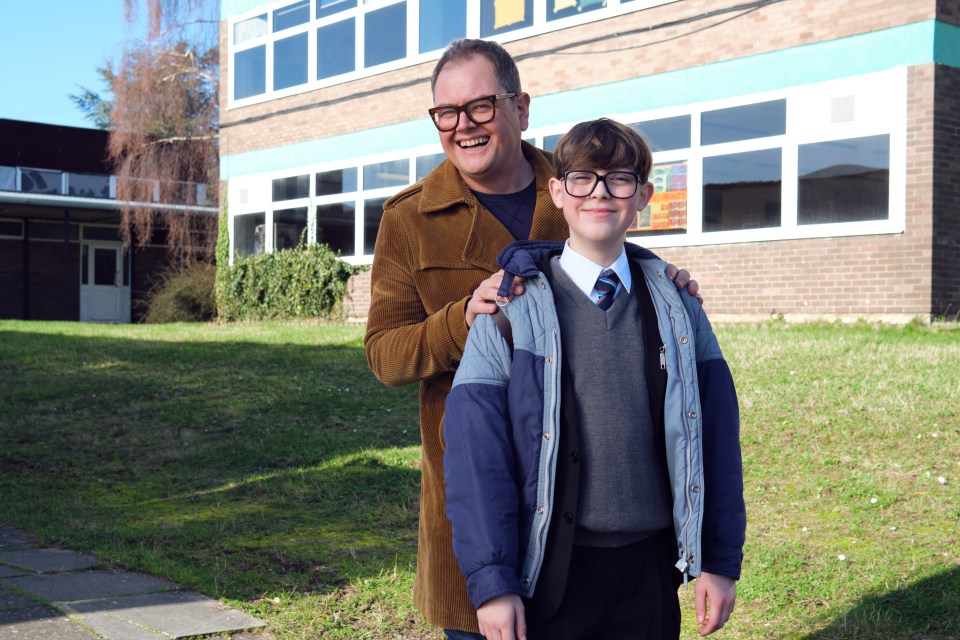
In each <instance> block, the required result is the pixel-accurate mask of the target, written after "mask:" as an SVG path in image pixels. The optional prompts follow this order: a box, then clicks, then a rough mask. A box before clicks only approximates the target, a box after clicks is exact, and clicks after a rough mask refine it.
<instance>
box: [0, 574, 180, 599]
mask: <svg viewBox="0 0 960 640" xmlns="http://www.w3.org/2000/svg"><path fill="white" fill-rule="evenodd" d="M0 584H8V585H12V586H14V587H16V588H17V589H20V590H21V591H23V592H25V593H28V594H30V595H32V596H35V597H37V598H40V599H41V600H45V601H47V602H72V601H76V600H92V599H97V598H112V597H116V596H126V595H134V594H139V593H151V592H156V591H164V590H171V589H176V588H177V585H175V584H174V583H172V582H168V581H166V580H161V579H160V578H154V577H153V576H148V575H146V574H143V573H134V572H132V571H107V570H100V571H79V572H75V573H58V574H42V575H32V576H21V577H19V578H5V579H3V580H0Z"/></svg>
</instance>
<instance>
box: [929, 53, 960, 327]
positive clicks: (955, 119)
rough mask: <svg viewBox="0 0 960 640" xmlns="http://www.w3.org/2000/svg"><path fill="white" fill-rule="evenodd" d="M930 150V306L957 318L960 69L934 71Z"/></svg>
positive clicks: (959, 300) (959, 312)
mask: <svg viewBox="0 0 960 640" xmlns="http://www.w3.org/2000/svg"><path fill="white" fill-rule="evenodd" d="M935 78H936V87H935V106H934V116H933V118H934V126H935V130H936V137H935V140H934V148H933V175H934V186H933V234H932V235H933V260H932V265H933V266H932V271H933V283H932V296H933V303H932V306H931V313H933V314H934V315H945V316H947V317H950V318H953V319H960V276H958V274H960V157H958V155H957V149H960V69H957V68H955V67H946V66H942V65H938V66H937V68H936V75H935Z"/></svg>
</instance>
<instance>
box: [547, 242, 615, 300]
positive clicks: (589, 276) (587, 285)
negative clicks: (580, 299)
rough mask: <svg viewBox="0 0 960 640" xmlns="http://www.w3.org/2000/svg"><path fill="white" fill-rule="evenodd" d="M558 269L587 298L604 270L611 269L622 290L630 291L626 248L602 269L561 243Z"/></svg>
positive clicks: (568, 245)
mask: <svg viewBox="0 0 960 640" xmlns="http://www.w3.org/2000/svg"><path fill="white" fill-rule="evenodd" d="M560 268H561V269H563V270H564V272H565V273H566V274H567V275H568V276H570V279H571V280H573V283H574V284H575V285H577V288H578V289H580V290H581V291H583V292H584V293H585V294H586V295H587V296H589V295H590V294H591V293H592V292H593V290H594V287H595V286H596V284H597V278H599V277H600V274H601V273H603V271H604V270H605V269H613V271H614V273H616V274H617V277H618V278H620V284H621V285H623V288H624V289H626V290H627V292H629V291H630V287H631V285H632V284H633V279H632V278H631V277H630V262H629V261H628V260H627V250H626V248H624V249H621V250H620V255H619V256H618V257H617V259H616V260H614V262H613V264H612V265H610V266H608V267H604V266H601V265H599V264H597V263H596V262H594V261H593V260H590V259H589V258H586V257H584V256H583V255H581V254H579V253H577V252H576V251H575V250H574V249H572V248H571V247H570V242H569V241H567V242H565V243H563V253H561V254H560Z"/></svg>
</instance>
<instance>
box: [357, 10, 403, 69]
mask: <svg viewBox="0 0 960 640" xmlns="http://www.w3.org/2000/svg"><path fill="white" fill-rule="evenodd" d="M406 24H407V3H406V2H400V3H398V4H392V5H390V6H388V7H384V8H383V9H379V10H377V11H371V12H370V13H368V14H367V15H366V19H365V20H364V25H365V31H364V36H363V42H364V45H363V65H364V66H365V67H374V66H376V65H378V64H384V63H386V62H392V61H394V60H400V59H401V58H403V57H404V56H406V55H407V30H406V29H405V28H403V27H404V25H406Z"/></svg>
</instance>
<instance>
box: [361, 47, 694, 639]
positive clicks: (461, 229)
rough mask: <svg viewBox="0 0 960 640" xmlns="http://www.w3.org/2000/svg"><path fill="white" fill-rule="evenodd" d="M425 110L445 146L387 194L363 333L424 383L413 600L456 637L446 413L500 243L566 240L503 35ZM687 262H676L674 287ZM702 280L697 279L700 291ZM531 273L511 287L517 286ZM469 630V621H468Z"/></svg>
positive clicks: (389, 363) (450, 55)
mask: <svg viewBox="0 0 960 640" xmlns="http://www.w3.org/2000/svg"><path fill="white" fill-rule="evenodd" d="M431 89H432V91H433V101H434V104H435V105H437V106H435V107H434V108H433V109H430V115H431V118H432V119H433V122H434V124H435V125H436V127H437V130H438V132H439V135H440V143H441V145H442V147H443V151H444V153H445V154H446V157H447V159H446V160H445V161H444V162H442V163H441V164H440V165H439V166H438V167H437V168H436V169H434V170H433V171H432V172H431V173H430V175H428V176H427V177H426V178H424V179H423V180H421V181H420V182H418V183H417V184H414V185H412V186H410V187H408V188H407V189H405V190H403V191H401V192H400V193H398V194H397V195H396V196H394V197H393V198H391V199H390V200H388V201H387V202H386V203H385V204H384V207H383V209H384V213H383V219H382V221H381V223H380V231H379V233H378V235H377V243H376V247H375V249H374V259H373V270H372V273H371V303H370V312H369V316H368V318H367V331H366V335H365V336H364V345H365V347H366V352H367V361H368V362H369V364H370V368H371V369H372V370H373V372H374V374H375V375H376V376H377V378H378V379H380V381H381V382H383V383H385V384H387V385H390V386H401V385H405V384H410V383H412V382H420V430H421V439H422V442H423V462H422V482H421V492H420V529H419V549H418V554H417V580H416V585H415V587H414V601H415V603H416V605H417V607H418V608H419V609H420V611H422V612H423V614H424V615H425V616H426V617H427V619H428V620H429V621H430V622H432V623H433V624H436V625H438V626H440V627H443V628H444V629H446V630H447V635H448V637H450V638H470V637H475V638H479V637H480V636H471V635H469V634H475V633H476V632H477V630H478V627H477V618H476V611H475V610H474V608H473V606H472V605H471V604H470V600H469V598H468V597H467V592H466V585H465V582H464V579H463V576H462V575H461V573H460V570H459V568H458V566H457V562H456V558H455V557H454V554H453V545H452V540H451V530H450V524H449V522H448V521H447V518H446V515H445V506H446V505H445V502H446V496H445V494H444V483H443V448H444V443H443V438H442V425H443V412H444V402H445V400H446V396H447V394H448V393H449V391H450V387H451V383H452V381H453V374H454V372H455V371H456V368H457V365H458V364H459V362H460V358H461V356H462V355H463V349H464V346H465V344H466V339H467V331H468V330H469V328H470V326H471V325H472V324H473V320H474V319H475V318H476V317H477V315H478V314H484V313H487V314H489V313H494V312H495V311H496V309H497V306H496V302H495V301H496V295H497V289H498V288H499V286H500V281H501V279H502V273H499V272H498V270H499V268H498V266H497V263H496V256H497V253H498V252H499V251H500V250H501V249H502V248H503V247H505V246H506V245H508V244H510V243H511V242H513V241H514V240H526V239H530V240H563V239H565V238H566V237H567V233H568V227H567V224H566V221H565V220H564V217H563V214H562V212H561V211H560V210H559V209H558V208H557V207H556V205H555V204H554V203H553V200H552V197H551V195H550V189H549V181H550V178H551V177H552V176H553V165H552V162H551V158H550V156H549V155H548V154H546V153H544V152H543V151H540V150H539V149H536V148H535V147H533V146H531V145H529V144H527V143H526V142H523V141H522V140H521V135H522V133H523V131H524V130H526V128H527V126H528V119H529V109H530V96H529V95H528V94H526V93H524V92H523V91H522V90H521V88H520V75H519V72H518V71H517V67H516V64H515V63H514V61H513V59H512V58H511V57H510V54H508V53H507V52H506V50H504V49H503V47H501V46H500V45H498V44H496V43H494V42H487V41H483V40H457V41H454V42H452V43H451V44H450V46H449V47H448V48H447V50H446V51H445V52H444V54H443V56H442V57H441V58H440V60H439V61H438V62H437V65H436V67H435V68H434V71H433V77H432V78H431ZM688 278H689V275H688V274H686V273H685V272H682V271H681V272H680V273H679V274H678V277H677V280H679V281H680V282H679V283H678V288H682V287H683V286H684V284H686V281H687V279H688ZM696 288H697V287H696V283H695V282H690V285H689V289H690V293H691V294H695V293H696ZM522 292H523V286H522V284H520V283H519V281H518V283H517V284H516V285H515V286H514V288H513V293H514V294H516V295H519V294H522ZM464 632H466V633H464Z"/></svg>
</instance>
